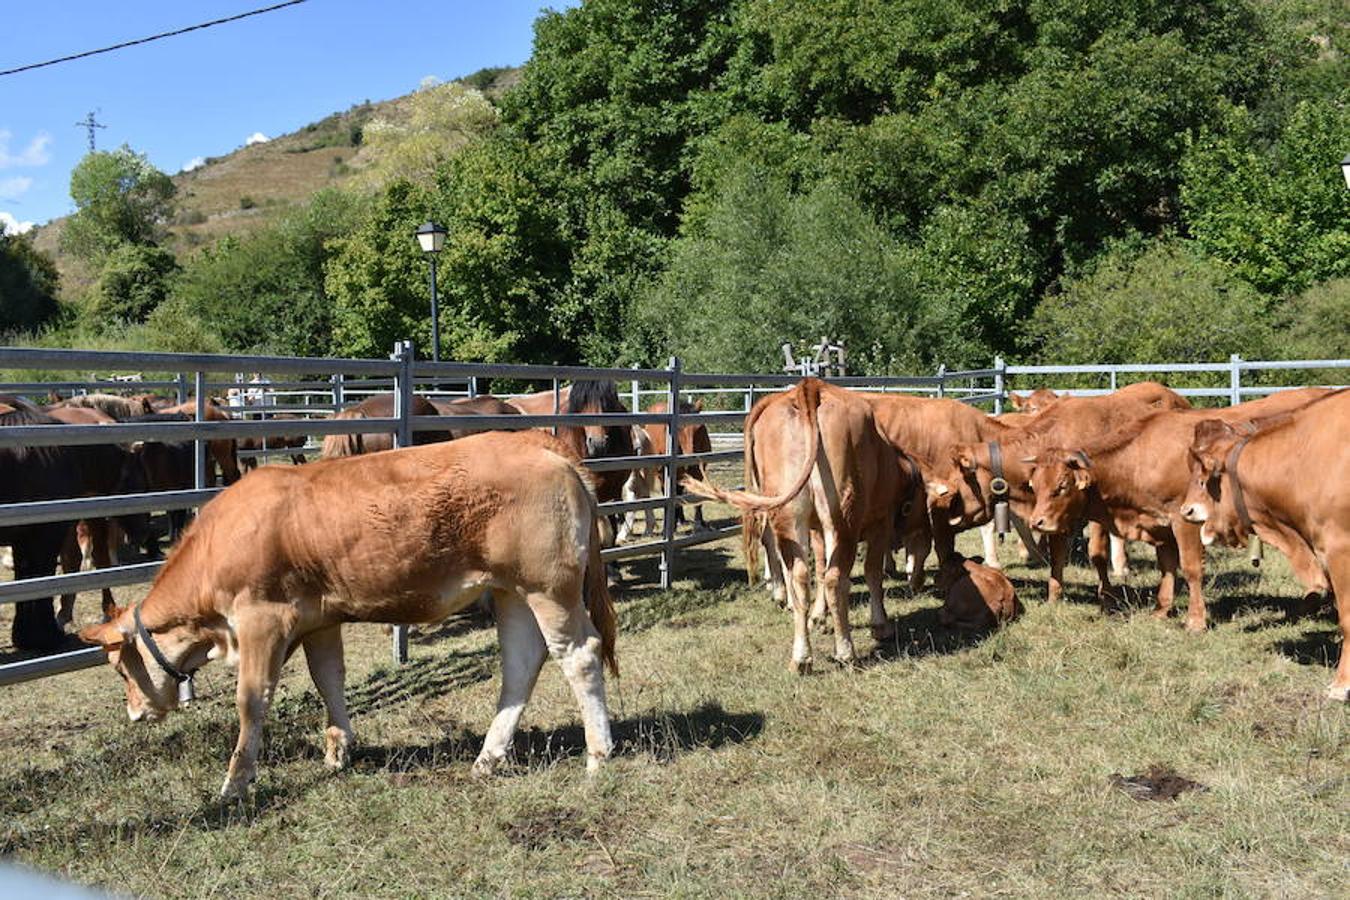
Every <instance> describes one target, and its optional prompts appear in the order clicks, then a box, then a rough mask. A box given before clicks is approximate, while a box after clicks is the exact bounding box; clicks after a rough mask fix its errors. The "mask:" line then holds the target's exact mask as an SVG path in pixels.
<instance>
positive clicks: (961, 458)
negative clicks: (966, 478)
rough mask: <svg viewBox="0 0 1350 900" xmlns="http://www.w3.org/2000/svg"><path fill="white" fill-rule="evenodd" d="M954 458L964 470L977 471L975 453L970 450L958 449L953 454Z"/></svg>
mask: <svg viewBox="0 0 1350 900" xmlns="http://www.w3.org/2000/svg"><path fill="white" fill-rule="evenodd" d="M952 460H953V461H954V462H955V463H956V465H957V467H958V468H960V469H961V471H962V472H974V471H975V455H974V454H973V453H971V452H970V451H969V450H957V451H956V453H955V454H954V455H953V456H952Z"/></svg>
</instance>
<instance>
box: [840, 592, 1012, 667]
mask: <svg viewBox="0 0 1350 900" xmlns="http://www.w3.org/2000/svg"><path fill="white" fill-rule="evenodd" d="M864 597H865V595H864ZM934 599H936V598H934ZM940 609H941V604H940V603H939V604H936V605H932V606H924V607H920V608H919V609H915V610H912V611H910V612H908V613H905V614H904V615H901V616H892V617H891V624H892V625H893V626H894V627H895V634H894V635H893V636H892V637H891V638H890V639H889V640H885V641H878V642H877V645H876V648H875V649H874V650H873V651H872V653H871V655H870V656H868V657H867V658H866V659H865V660H863V663H862V664H863V665H868V664H875V663H879V662H890V661H893V660H897V659H921V658H923V657H926V656H946V655H948V654H952V653H960V652H961V651H962V650H968V649H970V648H971V647H975V646H977V645H979V644H981V643H983V641H984V640H985V639H986V638H988V637H989V636H990V635H991V634H993V633H994V630H993V629H988V630H981V631H966V630H963V629H960V628H950V627H948V626H946V625H943V624H942V622H941V621H939V619H938V610H940Z"/></svg>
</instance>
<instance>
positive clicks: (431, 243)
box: [417, 221, 448, 362]
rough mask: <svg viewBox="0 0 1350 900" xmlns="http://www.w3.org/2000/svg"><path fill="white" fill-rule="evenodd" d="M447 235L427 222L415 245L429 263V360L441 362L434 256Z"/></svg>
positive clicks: (439, 317)
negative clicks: (417, 245) (419, 246)
mask: <svg viewBox="0 0 1350 900" xmlns="http://www.w3.org/2000/svg"><path fill="white" fill-rule="evenodd" d="M446 234H448V232H447V231H446V228H445V226H444V225H437V224H436V223H435V222H431V221H428V222H426V223H424V224H423V225H422V227H421V228H419V229H417V243H418V244H420V245H421V247H422V252H423V253H424V254H426V257H427V261H428V262H429V263H431V360H432V362H440V361H441V310H440V304H439V303H438V302H437V298H436V254H437V253H440V252H441V248H442V247H444V246H445V236H446Z"/></svg>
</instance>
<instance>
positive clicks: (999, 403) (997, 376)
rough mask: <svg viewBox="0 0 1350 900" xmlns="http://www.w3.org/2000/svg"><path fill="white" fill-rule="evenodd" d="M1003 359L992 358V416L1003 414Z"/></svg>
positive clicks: (999, 357)
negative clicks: (993, 395)
mask: <svg viewBox="0 0 1350 900" xmlns="http://www.w3.org/2000/svg"><path fill="white" fill-rule="evenodd" d="M1003 368H1004V366H1003V357H1001V356H995V357H994V393H995V394H997V395H998V396H996V397H994V415H996V416H997V415H1000V414H1002V412H1003Z"/></svg>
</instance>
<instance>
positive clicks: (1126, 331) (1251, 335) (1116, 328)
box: [1030, 240, 1273, 363]
mask: <svg viewBox="0 0 1350 900" xmlns="http://www.w3.org/2000/svg"><path fill="white" fill-rule="evenodd" d="M1030 327H1031V332H1032V334H1033V335H1034V337H1035V338H1036V339H1037V340H1038V341H1039V344H1040V357H1041V358H1042V359H1043V360H1045V361H1046V362H1051V361H1053V362H1060V363H1092V362H1102V363H1156V362H1214V361H1215V360H1224V359H1227V358H1228V356H1229V355H1230V354H1232V353H1238V354H1241V355H1242V356H1245V357H1247V358H1248V359H1253V358H1255V359H1260V358H1264V357H1266V355H1267V354H1269V353H1271V352H1272V350H1273V341H1272V335H1271V329H1270V326H1269V325H1268V323H1267V320H1266V316H1265V301H1264V298H1262V296H1261V295H1260V294H1259V293H1257V291H1256V290H1255V289H1254V288H1252V287H1251V286H1250V285H1249V284H1247V283H1246V282H1244V281H1242V280H1240V279H1238V278H1236V277H1235V276H1234V275H1233V274H1232V272H1231V271H1229V269H1228V268H1227V267H1226V266H1224V265H1223V264H1222V263H1219V262H1216V261H1214V260H1210V259H1206V258H1205V257H1204V256H1202V255H1201V254H1200V253H1199V252H1198V248H1197V247H1196V246H1195V245H1193V244H1190V243H1187V242H1183V241H1176V240H1170V241H1163V242H1158V243H1154V244H1152V245H1149V246H1148V247H1147V249H1145V250H1143V252H1140V249H1139V247H1138V245H1134V246H1123V247H1120V248H1117V249H1115V250H1114V251H1112V252H1110V253H1107V254H1105V255H1104V256H1103V257H1102V258H1101V259H1100V260H1099V261H1098V262H1097V264H1096V265H1095V267H1094V268H1093V269H1092V270H1091V271H1090V272H1088V273H1086V274H1084V275H1083V276H1081V277H1079V278H1076V279H1072V280H1071V281H1069V282H1068V283H1067V284H1066V285H1065V288H1064V291H1063V292H1062V293H1059V294H1054V295H1051V296H1048V297H1046V298H1045V300H1043V301H1042V302H1041V304H1040V306H1039V307H1037V309H1036V312H1035V315H1034V316H1033V317H1032V320H1031V326H1030Z"/></svg>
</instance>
